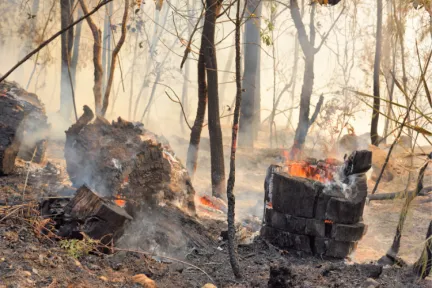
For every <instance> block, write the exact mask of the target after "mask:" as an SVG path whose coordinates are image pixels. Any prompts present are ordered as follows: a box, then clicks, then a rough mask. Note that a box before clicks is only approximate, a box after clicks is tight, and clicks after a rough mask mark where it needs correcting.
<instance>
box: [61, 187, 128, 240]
mask: <svg viewBox="0 0 432 288" xmlns="http://www.w3.org/2000/svg"><path fill="white" fill-rule="evenodd" d="M64 213H65V216H64V217H65V220H66V223H65V224H64V225H63V226H62V227H61V229H60V231H61V234H60V236H63V237H73V235H74V234H75V233H76V232H78V231H79V232H84V233H85V234H86V235H88V236H90V237H91V238H93V239H98V240H101V241H102V243H105V244H107V243H109V242H110V241H111V240H117V239H118V238H119V237H120V236H121V235H122V234H123V229H124V225H125V223H126V222H127V221H128V220H132V217H131V216H130V215H129V214H128V213H127V212H126V211H125V210H124V209H123V208H121V207H119V206H117V205H115V204H114V203H113V202H111V201H109V200H106V199H103V198H101V197H100V196H99V195H97V194H96V193H95V192H93V191H92V190H91V189H90V188H88V187H87V186H82V187H81V188H80V189H78V191H77V193H76V195H75V197H74V198H72V200H71V201H70V202H69V203H68V204H67V205H66V207H65V209H64ZM71 227H73V229H70V228H71Z"/></svg>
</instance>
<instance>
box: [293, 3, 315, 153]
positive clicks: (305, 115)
mask: <svg viewBox="0 0 432 288" xmlns="http://www.w3.org/2000/svg"><path fill="white" fill-rule="evenodd" d="M315 5H316V4H315V3H313V4H312V11H311V16H310V40H308V39H307V34H306V29H305V27H304V24H303V22H302V19H301V15H300V10H299V7H298V5H297V1H295V0H292V1H291V9H290V11H291V17H292V18H293V20H294V24H295V26H296V28H297V33H298V38H299V42H300V46H301V48H302V50H303V54H304V56H305V70H304V75H303V86H302V91H301V95H300V114H299V122H298V126H297V129H296V133H295V138H294V144H293V147H292V149H291V154H290V157H291V158H292V159H294V158H296V157H297V156H298V154H299V152H300V151H301V150H302V149H303V145H304V143H305V141H306V136H307V133H308V131H309V127H310V125H311V124H312V122H311V121H310V120H309V112H310V102H311V96H312V91H313V85H314V77H315V76H314V61H315V51H314V50H315V48H314V46H315V25H314V17H315ZM320 108H321V107H319V105H317V106H316V109H315V110H316V111H319V109H320Z"/></svg>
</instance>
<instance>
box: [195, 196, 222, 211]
mask: <svg viewBox="0 0 432 288" xmlns="http://www.w3.org/2000/svg"><path fill="white" fill-rule="evenodd" d="M199 201H200V203H201V204H202V205H204V206H208V207H210V208H213V209H216V210H219V208H218V207H217V206H216V205H215V204H213V202H212V201H211V200H210V199H209V198H208V197H207V196H202V197H200V198H199Z"/></svg>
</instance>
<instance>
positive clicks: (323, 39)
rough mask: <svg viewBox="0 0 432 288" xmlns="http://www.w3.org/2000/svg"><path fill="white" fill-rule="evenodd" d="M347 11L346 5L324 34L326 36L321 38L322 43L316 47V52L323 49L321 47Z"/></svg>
mask: <svg viewBox="0 0 432 288" xmlns="http://www.w3.org/2000/svg"><path fill="white" fill-rule="evenodd" d="M344 11H345V6H344V7H343V8H342V10H341V12H340V13H339V16H338V17H337V18H336V20H335V21H334V22H333V24H332V26H331V27H330V29H329V31H328V32H327V33H326V34H324V37H323V38H322V39H321V43H320V45H319V46H318V47H317V48H315V49H314V50H315V54H316V53H318V52H319V50H320V49H321V47H322V46H323V44H324V42H325V41H326V40H327V38H328V36H329V35H330V32H331V31H332V30H333V28H334V27H335V25H336V23H337V22H338V20H339V18H340V17H341V16H342V13H343V12H344Z"/></svg>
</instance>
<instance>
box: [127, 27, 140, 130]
mask: <svg viewBox="0 0 432 288" xmlns="http://www.w3.org/2000/svg"><path fill="white" fill-rule="evenodd" d="M135 33H136V34H135V47H134V54H133V60H132V72H131V84H130V95H129V109H128V119H129V121H132V120H133V119H132V101H133V96H134V80H135V63H136V62H137V52H138V34H139V33H138V29H137V30H136V31H135Z"/></svg>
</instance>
